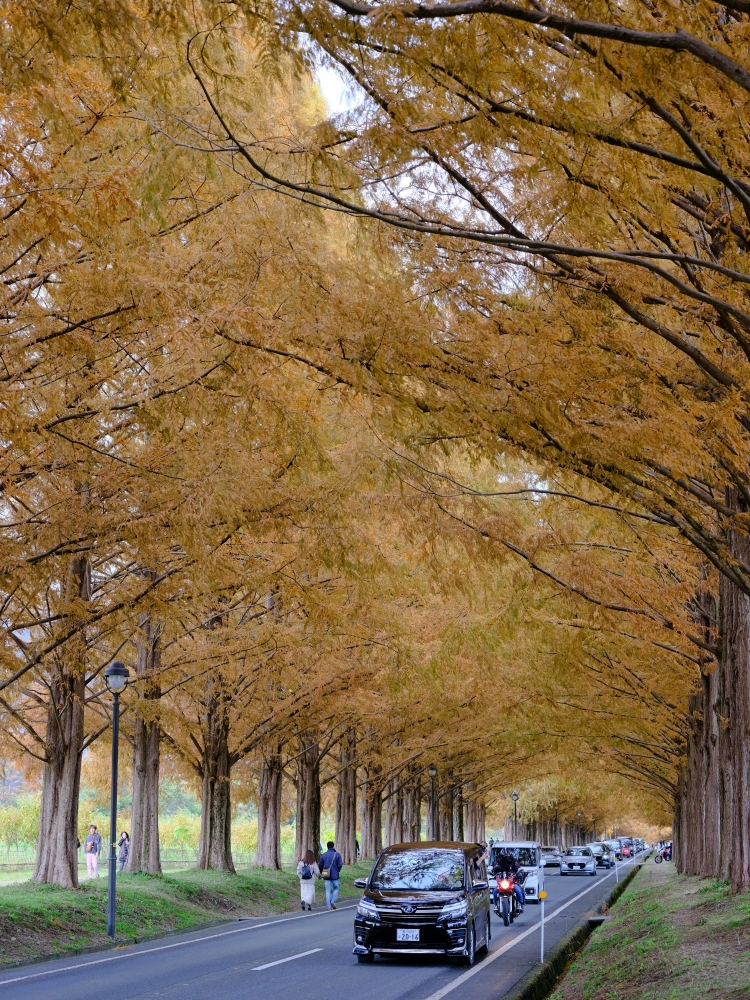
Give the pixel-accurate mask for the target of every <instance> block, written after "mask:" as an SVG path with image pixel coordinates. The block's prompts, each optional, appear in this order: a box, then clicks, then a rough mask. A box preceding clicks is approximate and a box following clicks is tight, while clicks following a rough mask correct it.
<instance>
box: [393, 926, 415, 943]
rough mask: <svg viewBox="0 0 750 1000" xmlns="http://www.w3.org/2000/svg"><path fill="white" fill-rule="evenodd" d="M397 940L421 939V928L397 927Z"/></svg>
mask: <svg viewBox="0 0 750 1000" xmlns="http://www.w3.org/2000/svg"><path fill="white" fill-rule="evenodd" d="M396 940H397V941H419V930H414V931H413V930H410V929H409V928H408V927H397V928H396Z"/></svg>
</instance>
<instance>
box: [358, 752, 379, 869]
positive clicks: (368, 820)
mask: <svg viewBox="0 0 750 1000" xmlns="http://www.w3.org/2000/svg"><path fill="white" fill-rule="evenodd" d="M381 782H382V775H381V771H380V768H379V767H377V766H376V765H374V766H372V767H369V768H366V769H365V780H364V784H363V786H362V817H361V827H362V851H361V856H362V857H363V858H376V857H377V856H378V854H380V852H381V851H382V850H383V836H382V819H381V816H382V810H383V799H382V792H383V790H382V784H381Z"/></svg>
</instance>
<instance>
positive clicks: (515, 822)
mask: <svg viewBox="0 0 750 1000" xmlns="http://www.w3.org/2000/svg"><path fill="white" fill-rule="evenodd" d="M510 797H511V798H512V799H513V839H514V840H517V839H518V792H512V793H511V796H510Z"/></svg>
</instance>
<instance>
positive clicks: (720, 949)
mask: <svg viewBox="0 0 750 1000" xmlns="http://www.w3.org/2000/svg"><path fill="white" fill-rule="evenodd" d="M740 997H742V998H743V1000H748V998H749V997H750V893H742V894H740V895H737V896H732V895H731V894H730V892H729V889H728V886H727V885H726V884H724V883H722V882H713V881H706V880H701V879H697V878H689V877H687V876H683V875H678V874H677V873H676V871H675V868H674V865H672V864H662V865H655V864H649V865H646V866H645V867H644V868H643V870H642V871H641V872H640V874H639V875H637V876H636V878H635V879H634V880H633V882H632V884H631V885H630V886H629V887H628V889H627V890H626V891H625V893H624V894H623V895H622V897H621V899H620V900H619V902H618V903H617V904H616V905H615V907H614V908H613V910H612V915H611V918H610V920H608V921H607V922H606V923H605V924H604V925H603V926H602V927H600V928H599V929H598V930H596V931H595V932H594V934H593V936H592V938H591V940H590V942H589V943H588V944H587V946H586V947H585V948H584V949H583V951H582V952H581V954H580V955H579V957H578V958H577V960H576V961H575V962H574V963H573V964H572V965H571V967H570V969H569V971H568V973H567V974H566V976H565V978H564V979H563V980H562V981H561V982H560V984H559V985H558V987H557V989H556V990H555V992H554V993H553V994H552V997H551V1000H678V998H679V1000H730V998H731V1000H739V998H740Z"/></svg>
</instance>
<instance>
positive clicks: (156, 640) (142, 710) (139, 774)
mask: <svg viewBox="0 0 750 1000" xmlns="http://www.w3.org/2000/svg"><path fill="white" fill-rule="evenodd" d="M140 626H141V637H140V640H139V642H138V661H137V665H136V675H137V677H138V679H139V680H140V681H141V682H142V684H141V699H140V704H139V705H138V706H137V710H136V717H135V726H134V734H133V812H132V819H131V822H130V856H129V858H128V871H130V872H147V873H148V874H149V875H160V874H161V854H160V850H159V762H160V743H161V730H160V727H159V719H158V705H159V699H160V698H161V688H160V687H159V682H158V679H157V678H158V675H159V670H160V668H161V649H160V638H161V625H160V624H155V623H154V622H153V620H152V619H151V616H150V615H149V614H144V615H142V616H141V621H140Z"/></svg>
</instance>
